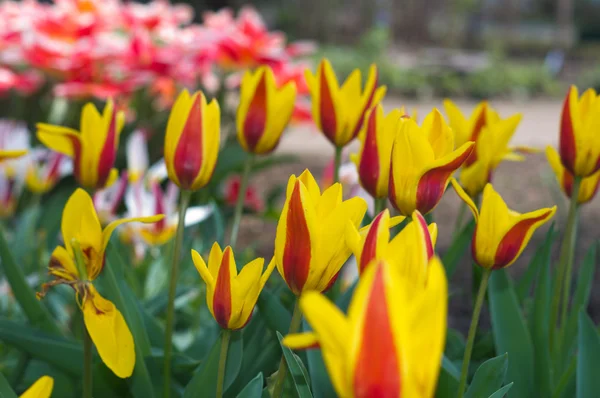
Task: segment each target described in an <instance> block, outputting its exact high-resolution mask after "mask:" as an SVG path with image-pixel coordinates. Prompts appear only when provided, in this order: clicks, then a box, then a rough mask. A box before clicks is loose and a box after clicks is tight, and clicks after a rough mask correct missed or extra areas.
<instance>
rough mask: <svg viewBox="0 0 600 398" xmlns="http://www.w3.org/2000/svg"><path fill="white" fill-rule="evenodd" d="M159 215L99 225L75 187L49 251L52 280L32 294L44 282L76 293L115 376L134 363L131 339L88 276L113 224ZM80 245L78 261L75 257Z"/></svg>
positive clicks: (99, 263) (97, 266) (96, 270)
mask: <svg viewBox="0 0 600 398" xmlns="http://www.w3.org/2000/svg"><path fill="white" fill-rule="evenodd" d="M162 217H163V216H162V215H158V216H154V217H137V218H127V219H121V220H117V221H113V222H112V223H110V224H108V226H106V228H104V229H102V227H101V225H100V221H99V219H98V215H97V214H96V210H95V209H94V205H93V203H92V198H91V197H90V196H89V194H88V193H87V192H85V191H84V190H83V189H80V188H79V189H77V190H76V191H75V192H74V193H73V194H72V195H71V197H70V198H69V200H68V201H67V204H66V205H65V208H64V210H63V217H62V222H61V231H62V235H63V240H64V246H58V247H56V249H54V251H53V252H52V256H51V259H50V265H49V271H48V272H49V274H50V275H52V276H53V277H54V279H53V280H52V281H50V282H49V283H47V284H44V285H43V291H42V292H41V293H39V294H38V297H43V296H44V294H45V291H46V289H47V288H48V287H51V286H55V285H60V284H65V285H68V286H71V287H72V288H73V290H74V291H75V293H76V297H77V299H78V305H79V307H80V308H81V310H82V311H83V319H84V322H85V326H86V329H87V331H88V333H89V334H90V337H91V339H92V341H93V342H94V345H95V346H96V348H97V350H98V354H99V355H100V358H101V359H102V361H103V362H104V363H105V364H106V366H107V367H108V368H109V369H111V370H112V371H113V373H114V374H115V375H117V376H118V377H121V378H125V377H129V376H131V373H132V372H133V367H134V364H135V351H134V342H133V337H132V336H131V332H130V331H129V328H128V327H127V323H126V322H125V319H124V318H123V315H122V314H121V312H119V310H118V309H117V308H116V307H115V305H114V304H113V303H112V302H110V301H109V300H107V299H105V298H104V297H102V296H101V295H100V294H99V293H98V291H97V290H96V289H95V287H94V285H93V284H92V282H93V281H94V279H96V277H97V276H98V275H99V274H100V272H101V271H102V269H103V268H104V262H105V251H106V247H107V245H108V241H109V239H110V236H111V234H112V232H113V231H114V230H115V228H117V227H118V226H119V225H121V224H123V223H126V222H132V221H140V222H146V223H150V222H156V221H158V220H160V219H162ZM79 251H81V257H82V259H83V262H84V264H81V265H79V264H78V261H77V259H76V257H77V256H78V252H79Z"/></svg>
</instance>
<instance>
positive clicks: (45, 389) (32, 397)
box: [19, 376, 54, 398]
mask: <svg viewBox="0 0 600 398" xmlns="http://www.w3.org/2000/svg"><path fill="white" fill-rule="evenodd" d="M53 388H54V379H53V378H52V377H50V376H42V377H40V378H39V379H37V380H36V381H35V383H33V384H32V385H31V387H29V388H28V389H27V390H25V392H24V393H23V394H21V395H19V398H50V395H51V394H52V389H53Z"/></svg>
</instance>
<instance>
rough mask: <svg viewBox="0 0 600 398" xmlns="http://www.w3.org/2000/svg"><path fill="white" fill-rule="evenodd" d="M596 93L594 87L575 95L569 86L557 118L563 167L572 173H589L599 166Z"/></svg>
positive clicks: (599, 119)
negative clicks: (560, 112) (558, 118)
mask: <svg viewBox="0 0 600 398" xmlns="http://www.w3.org/2000/svg"><path fill="white" fill-rule="evenodd" d="M598 129H600V96H598V95H597V94H596V91H595V90H594V89H591V88H590V89H588V90H586V91H585V92H584V93H583V94H582V95H581V98H579V94H578V92H577V87H575V86H571V88H570V89H569V92H568V93H567V96H566V97H565V102H564V105H563V110H562V115H561V120H560V139H559V153H560V159H561V162H562V164H563V166H565V168H566V169H567V170H568V171H569V172H570V173H571V174H572V175H573V176H575V177H589V176H591V175H592V174H595V173H596V172H597V171H598V170H600V138H599V137H598Z"/></svg>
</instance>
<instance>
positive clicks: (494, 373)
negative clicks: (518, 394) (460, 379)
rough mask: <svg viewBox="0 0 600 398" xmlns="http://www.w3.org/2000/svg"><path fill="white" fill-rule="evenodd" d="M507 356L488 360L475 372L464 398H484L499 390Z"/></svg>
mask: <svg viewBox="0 0 600 398" xmlns="http://www.w3.org/2000/svg"><path fill="white" fill-rule="evenodd" d="M507 369H508V354H504V355H500V356H497V357H495V358H492V359H488V360H487V361H485V362H484V363H483V364H481V366H480V367H479V368H478V369H477V370H476V371H475V375H474V376H473V380H472V381H471V384H470V385H469V388H468V389H467V393H466V394H465V398H478V397H485V396H488V395H490V394H493V393H494V391H496V390H497V389H499V388H500V387H501V386H502V383H503V382H504V378H505V377H506V370H507Z"/></svg>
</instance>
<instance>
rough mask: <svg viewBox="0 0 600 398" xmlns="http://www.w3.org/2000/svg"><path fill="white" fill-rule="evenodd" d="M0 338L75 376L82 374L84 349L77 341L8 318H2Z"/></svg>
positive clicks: (0, 321) (33, 356) (0, 319)
mask: <svg viewBox="0 0 600 398" xmlns="http://www.w3.org/2000/svg"><path fill="white" fill-rule="evenodd" d="M0 340H2V341H4V342H5V343H6V344H7V345H9V346H11V347H14V348H17V349H19V350H21V351H24V352H26V353H28V354H29V355H31V357H32V358H37V359H40V360H42V361H44V362H47V363H49V364H51V365H53V366H55V367H57V368H58V369H61V370H63V371H65V372H67V373H70V374H71V375H73V376H75V377H81V375H82V372H83V369H82V367H81V364H82V363H83V349H82V348H81V345H80V344H79V343H77V342H75V341H72V340H67V339H65V338H64V337H60V336H56V335H50V334H48V333H47V332H44V331H39V330H35V329H32V328H30V327H27V326H23V325H21V324H19V323H16V322H13V321H9V320H8V319H6V318H0ZM42 347H43V349H42Z"/></svg>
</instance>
